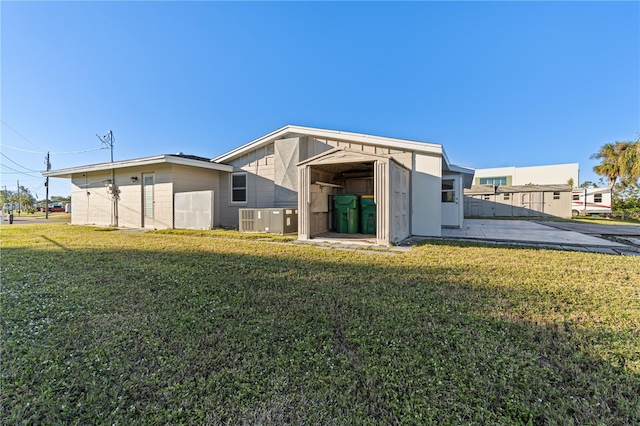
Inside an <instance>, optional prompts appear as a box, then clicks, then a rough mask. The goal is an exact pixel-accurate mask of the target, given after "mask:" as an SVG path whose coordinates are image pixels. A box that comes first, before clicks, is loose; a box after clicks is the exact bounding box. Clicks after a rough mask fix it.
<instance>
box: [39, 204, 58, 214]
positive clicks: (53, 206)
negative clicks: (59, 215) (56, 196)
mask: <svg viewBox="0 0 640 426" xmlns="http://www.w3.org/2000/svg"><path fill="white" fill-rule="evenodd" d="M40 211H42V212H44V207H42V208H41V209H40ZM49 211H50V212H63V211H64V206H63V205H62V203H49Z"/></svg>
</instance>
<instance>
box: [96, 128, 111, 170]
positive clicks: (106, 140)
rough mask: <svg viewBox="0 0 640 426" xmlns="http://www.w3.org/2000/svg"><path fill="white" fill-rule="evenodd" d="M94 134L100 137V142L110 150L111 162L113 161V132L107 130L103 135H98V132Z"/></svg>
mask: <svg viewBox="0 0 640 426" xmlns="http://www.w3.org/2000/svg"><path fill="white" fill-rule="evenodd" d="M96 136H97V137H98V139H100V142H102V143H103V144H104V145H105V146H106V147H107V148H109V149H110V150H111V162H112V163H113V141H114V139H113V132H112V131H111V130H109V131H108V132H107V134H106V135H104V136H103V137H100V136H98V134H96Z"/></svg>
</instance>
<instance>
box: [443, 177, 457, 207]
mask: <svg viewBox="0 0 640 426" xmlns="http://www.w3.org/2000/svg"><path fill="white" fill-rule="evenodd" d="M454 182H455V181H454V180H453V179H442V202H443V203H454V202H455V201H456V190H455V186H454Z"/></svg>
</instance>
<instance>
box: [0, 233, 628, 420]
mask: <svg viewBox="0 0 640 426" xmlns="http://www.w3.org/2000/svg"><path fill="white" fill-rule="evenodd" d="M0 232H1V243H2V264H1V271H0V272H1V274H2V286H1V290H0V302H1V307H0V308H1V309H0V310H1V312H2V317H1V321H2V327H1V329H2V353H1V361H0V362H1V368H0V374H1V376H0V378H1V383H0V404H1V405H0V407H1V411H0V423H2V424H21V423H23V424H87V423H89V424H122V425H128V424H167V423H169V424H195V425H201V424H220V423H223V424H224V423H226V424H234V425H235V424H243V423H244V424H282V423H287V424H336V425H343V424H351V423H355V424H394V423H395V424H398V423H402V424H461V423H465V424H467V423H470V424H527V423H532V424H563V425H564V424H634V423H635V424H638V423H640V399H639V398H640V397H639V395H640V331H639V330H640V261H639V259H638V258H637V257H625V256H611V255H603V254H593V253H581V252H563V251H556V250H541V249H523V248H496V247H481V246H478V245H469V244H466V245H465V244H455V243H443V242H439V243H428V244H426V245H424V246H420V247H416V248H414V249H413V250H412V251H411V252H410V253H407V254H396V255H389V254H388V253H387V254H386V255H381V254H366V253H360V252H348V251H337V250H327V249H320V248H316V247H312V246H309V247H307V246H298V245H289V244H282V243H278V244H273V243H269V242H265V241H259V240H240V239H238V238H236V237H237V235H236V234H234V233H229V234H226V233H224V232H217V233H203V234H201V235H194V233H184V234H180V233H177V234H168V233H165V234H161V233H145V234H126V233H121V232H118V231H111V232H109V231H105V229H104V228H89V227H75V226H69V225H65V224H43V225H24V226H12V227H8V226H4V227H2V228H1V231H0ZM196 234H197V233H196ZM227 236H231V239H229V238H227Z"/></svg>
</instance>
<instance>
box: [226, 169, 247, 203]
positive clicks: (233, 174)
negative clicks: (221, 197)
mask: <svg viewBox="0 0 640 426" xmlns="http://www.w3.org/2000/svg"><path fill="white" fill-rule="evenodd" d="M240 175H244V185H245V186H244V187H237V188H234V187H233V177H234V176H240ZM248 184H249V177H248V176H247V172H235V173H231V178H230V179H229V193H230V196H229V201H230V202H231V204H247V200H248V199H249V191H248V189H249V185H248ZM239 189H244V201H235V200H234V199H233V191H234V190H239Z"/></svg>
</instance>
